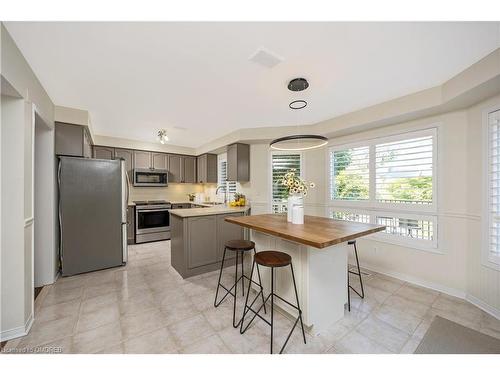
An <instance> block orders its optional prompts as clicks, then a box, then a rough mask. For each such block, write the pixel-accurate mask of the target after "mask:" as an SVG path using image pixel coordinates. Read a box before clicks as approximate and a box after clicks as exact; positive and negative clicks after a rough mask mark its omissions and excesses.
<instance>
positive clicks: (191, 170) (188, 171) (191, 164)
mask: <svg viewBox="0 0 500 375" xmlns="http://www.w3.org/2000/svg"><path fill="white" fill-rule="evenodd" d="M183 159H184V160H183V161H184V176H183V181H182V182H186V183H190V184H194V183H195V182H196V158H195V157H193V156H185V157H184V158H183Z"/></svg>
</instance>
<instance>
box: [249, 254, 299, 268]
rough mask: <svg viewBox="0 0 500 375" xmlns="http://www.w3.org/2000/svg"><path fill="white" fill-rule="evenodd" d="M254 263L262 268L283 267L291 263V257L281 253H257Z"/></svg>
mask: <svg viewBox="0 0 500 375" xmlns="http://www.w3.org/2000/svg"><path fill="white" fill-rule="evenodd" d="M255 262H256V263H257V264H259V265H261V266H264V267H285V266H288V265H289V264H291V263H292V257H291V256H290V255H288V254H287V253H283V252H281V251H271V250H269V251H259V252H258V253H257V254H256V255H255Z"/></svg>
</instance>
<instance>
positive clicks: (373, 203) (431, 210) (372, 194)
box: [327, 127, 439, 214]
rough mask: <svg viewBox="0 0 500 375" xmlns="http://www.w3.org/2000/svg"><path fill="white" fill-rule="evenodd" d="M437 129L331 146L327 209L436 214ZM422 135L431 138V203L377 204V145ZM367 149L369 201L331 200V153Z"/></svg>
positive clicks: (328, 167) (328, 153)
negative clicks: (336, 207) (334, 207)
mask: <svg viewBox="0 0 500 375" xmlns="http://www.w3.org/2000/svg"><path fill="white" fill-rule="evenodd" d="M437 134H438V132H437V127H432V128H427V129H422V130H412V131H408V132H404V133H399V134H395V135H389V136H381V137H377V138H371V139H367V140H365V141H357V142H353V143H344V144H338V145H332V146H331V147H329V149H328V151H327V171H328V172H327V176H328V179H327V180H328V182H327V183H328V189H327V194H328V197H327V202H328V203H329V205H330V206H332V205H333V206H342V207H353V208H364V209H366V210H373V209H378V210H387V211H396V212H409V213H412V212H419V213H428V214H436V213H437V207H438V180H439V177H438V173H439V171H438V160H437V155H438V139H437V138H438V137H437ZM424 136H432V137H433V143H432V203H431V204H417V203H390V202H377V200H376V190H375V189H376V186H375V183H376V174H375V173H376V160H375V150H376V145H377V144H382V143H390V142H396V141H399V140H405V139H411V138H419V137H424ZM363 146H364V147H366V146H368V147H369V163H368V171H369V177H368V178H369V192H368V193H369V198H368V199H366V200H360V201H348V200H342V199H333V198H332V194H331V192H332V185H331V182H332V179H331V176H330V171H331V159H330V156H331V152H334V151H342V150H345V149H348V148H354V147H363Z"/></svg>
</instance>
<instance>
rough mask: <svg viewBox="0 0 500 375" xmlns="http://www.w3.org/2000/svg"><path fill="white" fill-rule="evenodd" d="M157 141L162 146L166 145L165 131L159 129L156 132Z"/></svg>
mask: <svg viewBox="0 0 500 375" xmlns="http://www.w3.org/2000/svg"><path fill="white" fill-rule="evenodd" d="M158 140H159V141H160V143H161V144H162V145H164V144H165V143H167V142H168V141H169V139H168V136H167V131H166V130H165V129H160V130H158Z"/></svg>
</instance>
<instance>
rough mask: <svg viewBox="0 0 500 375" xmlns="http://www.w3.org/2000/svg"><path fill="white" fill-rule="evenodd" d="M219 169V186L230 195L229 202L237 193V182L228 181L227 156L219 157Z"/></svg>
mask: <svg viewBox="0 0 500 375" xmlns="http://www.w3.org/2000/svg"><path fill="white" fill-rule="evenodd" d="M217 159H218V163H219V167H218V168H217V182H218V184H217V186H222V189H221V191H222V192H223V193H226V192H227V194H228V197H227V198H228V200H230V199H232V197H233V195H234V193H236V181H227V154H221V155H218V158H217Z"/></svg>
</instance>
